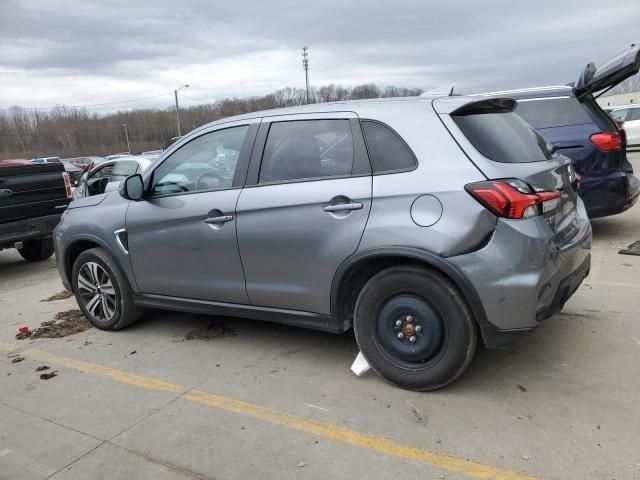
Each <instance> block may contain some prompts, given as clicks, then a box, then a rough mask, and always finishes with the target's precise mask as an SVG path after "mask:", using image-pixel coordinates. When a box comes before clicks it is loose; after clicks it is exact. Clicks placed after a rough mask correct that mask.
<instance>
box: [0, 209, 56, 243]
mask: <svg viewBox="0 0 640 480" xmlns="http://www.w3.org/2000/svg"><path fill="white" fill-rule="evenodd" d="M61 215H62V214H61V213H58V214H55V215H46V216H44V217H36V218H28V219H25V220H17V221H15V222H7V223H2V224H0V248H8V247H13V244H14V243H16V242H26V241H28V240H35V239H38V238H43V237H48V236H50V235H51V233H52V232H53V229H54V228H56V225H58V223H59V222H60V217H61Z"/></svg>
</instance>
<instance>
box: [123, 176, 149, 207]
mask: <svg viewBox="0 0 640 480" xmlns="http://www.w3.org/2000/svg"><path fill="white" fill-rule="evenodd" d="M143 194H144V182H143V181H142V175H140V174H139V173H137V174H135V175H131V176H130V177H127V178H126V180H125V181H124V182H122V183H121V184H120V195H122V197H123V198H126V199H127V200H134V201H135V200H141V199H142V196H143Z"/></svg>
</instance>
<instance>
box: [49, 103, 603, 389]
mask: <svg viewBox="0 0 640 480" xmlns="http://www.w3.org/2000/svg"><path fill="white" fill-rule="evenodd" d="M514 106H515V102H514V101H513V100H510V99H481V100H479V99H478V98H470V97H462V96H460V97H443V98H428V97H421V98H411V99H393V100H378V101H363V102H344V103H335V104H318V105H309V106H302V107H295V108H287V109H283V110H275V111H264V112H256V113H253V114H248V115H242V116H238V117H232V118H226V119H224V120H220V121H217V122H214V123H210V124H208V125H205V126H203V127H201V128H198V129H197V130H194V131H193V132H191V133H190V134H188V135H186V136H185V137H184V138H182V139H180V141H178V142H177V143H175V144H174V145H172V146H171V147H170V148H169V149H168V150H167V151H166V152H165V153H164V154H163V155H162V157H161V158H160V159H159V160H157V161H156V162H155V163H154V164H153V165H152V166H151V167H149V168H148V169H147V170H146V171H145V172H144V173H143V174H142V175H140V174H137V175H133V176H130V177H128V178H127V179H126V180H125V181H124V182H122V184H121V186H120V192H119V194H118V193H117V192H112V193H105V194H102V195H96V196H91V197H88V198H82V199H79V200H75V201H74V202H72V203H71V205H70V206H69V209H68V210H67V211H66V212H65V215H64V218H63V220H62V221H61V223H60V224H59V226H58V227H57V229H56V231H55V247H56V253H57V261H58V268H59V270H60V274H61V276H62V280H63V282H64V284H65V286H66V287H67V288H68V289H70V290H72V291H73V292H74V293H75V296H76V299H77V301H78V304H79V305H80V308H81V309H82V311H83V312H84V313H85V315H86V316H87V318H88V319H89V320H90V321H91V322H92V323H93V324H94V325H95V326H96V327H98V328H101V329H104V330H117V329H120V328H123V327H125V326H126V325H128V324H130V323H131V322H133V321H135V320H136V319H138V317H139V316H140V314H141V311H142V308H144V307H153V308H162V309H170V310H179V311H189V312H199V313H206V314H213V315H226V316H237V317H249V318H255V319H259V320H267V321H272V322H280V323H286V324H290V325H297V326H303V327H308V328H314V329H318V330H323V331H326V332H332V333H342V332H345V331H347V330H349V329H350V328H352V327H353V328H354V330H355V336H356V340H357V342H358V346H359V347H360V350H361V351H362V353H363V354H364V356H365V357H366V358H367V360H368V361H369V363H370V364H371V366H372V367H373V368H374V369H375V370H376V371H377V372H378V373H379V374H380V375H381V376H382V377H384V378H385V379H387V380H389V381H391V382H393V383H394V384H397V385H399V386H402V387H405V388H410V389H415V390H433V389H436V388H439V387H442V386H444V385H446V384H448V383H450V382H451V381H453V380H454V379H456V378H457V377H458V376H459V375H460V374H462V372H463V371H464V370H465V369H466V367H467V365H468V364H469V362H470V360H471V358H472V357H473V354H474V350H475V347H476V343H477V340H478V337H480V338H481V339H482V341H484V343H485V345H486V346H487V347H489V348H497V347H501V346H505V345H507V344H508V343H509V342H510V341H511V340H513V338H514V337H516V336H517V334H520V333H522V332H528V331H531V330H532V329H534V328H535V327H537V326H538V325H539V323H540V322H541V321H542V320H544V319H545V318H547V317H549V316H551V315H552V314H554V313H555V312H557V311H558V310H559V309H561V308H562V306H563V305H564V303H565V302H566V300H567V299H568V298H569V297H570V296H571V295H572V294H573V292H574V291H575V290H576V289H577V288H578V286H579V285H580V283H581V281H582V279H583V278H584V277H585V276H586V275H587V274H588V272H589V265H590V254H589V252H590V245H591V226H590V224H589V220H588V219H587V215H586V213H585V210H584V206H583V204H582V201H581V200H580V198H578V196H577V194H576V190H577V186H578V183H577V182H578V181H579V179H578V178H576V175H575V172H574V171H573V169H572V167H571V162H570V161H569V160H568V159H567V158H566V157H564V156H562V155H558V154H555V153H553V152H552V149H550V148H549V146H548V145H547V144H546V143H545V141H544V140H543V139H542V137H540V135H539V134H537V133H536V132H535V130H533V129H532V128H531V127H530V126H529V125H528V124H527V123H525V122H524V121H523V120H522V119H521V118H520V117H518V116H517V115H516V114H515V113H513V108H514Z"/></svg>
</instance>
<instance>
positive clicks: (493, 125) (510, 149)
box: [452, 112, 551, 163]
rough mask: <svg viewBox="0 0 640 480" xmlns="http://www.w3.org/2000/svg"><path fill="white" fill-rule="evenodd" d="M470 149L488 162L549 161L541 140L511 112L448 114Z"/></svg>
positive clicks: (549, 154) (545, 147)
mask: <svg viewBox="0 0 640 480" xmlns="http://www.w3.org/2000/svg"><path fill="white" fill-rule="evenodd" d="M452 118H453V120H454V121H455V122H456V124H457V125H458V127H460V130H462V132H463V133H464V134H465V136H466V137H467V138H468V139H469V141H470V142H471V143H472V144H473V146H474V147H476V149H477V150H478V151H479V152H480V153H481V154H482V155H484V156H485V157H487V158H488V159H490V160H494V161H496V162H502V163H528V162H540V161H542V160H549V159H550V158H551V152H550V151H549V149H548V147H547V142H546V141H545V139H544V138H543V137H542V135H540V134H539V133H538V132H536V131H535V130H534V129H533V128H531V126H530V125H528V124H527V123H526V122H525V121H524V120H522V118H520V117H519V116H518V115H516V114H515V113H513V112H501V113H480V114H469V115H452Z"/></svg>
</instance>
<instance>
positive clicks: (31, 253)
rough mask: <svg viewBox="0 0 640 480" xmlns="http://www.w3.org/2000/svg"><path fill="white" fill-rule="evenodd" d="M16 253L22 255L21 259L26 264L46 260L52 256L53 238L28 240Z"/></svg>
mask: <svg viewBox="0 0 640 480" xmlns="http://www.w3.org/2000/svg"><path fill="white" fill-rule="evenodd" d="M18 253H19V254H20V255H22V258H24V259H25V260H26V261H27V262H39V261H40V260H46V259H47V258H49V257H50V256H51V255H53V238H38V239H37V240H28V241H26V242H24V243H23V244H22V248H20V249H18Z"/></svg>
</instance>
